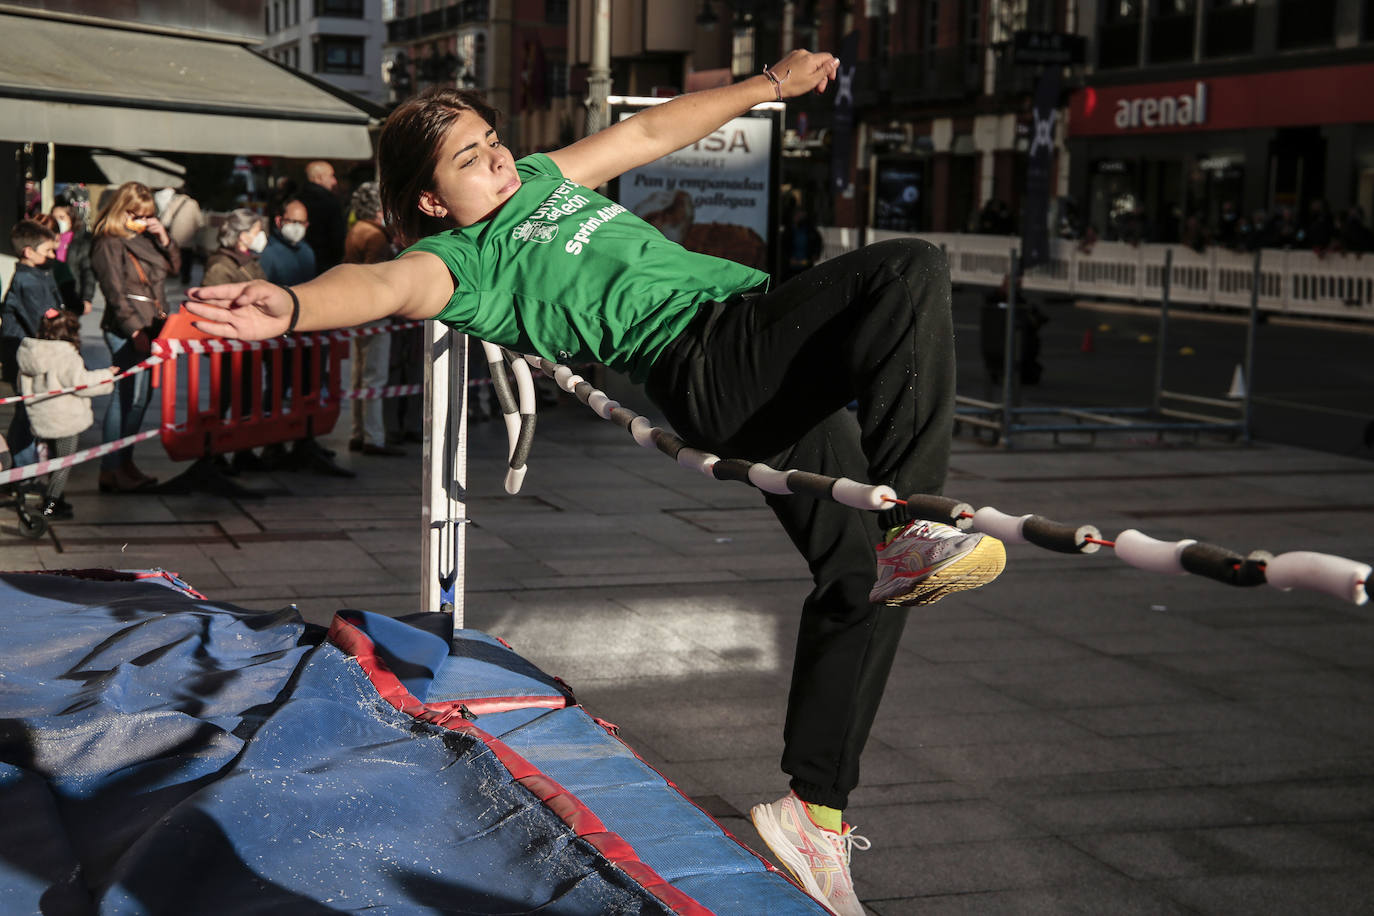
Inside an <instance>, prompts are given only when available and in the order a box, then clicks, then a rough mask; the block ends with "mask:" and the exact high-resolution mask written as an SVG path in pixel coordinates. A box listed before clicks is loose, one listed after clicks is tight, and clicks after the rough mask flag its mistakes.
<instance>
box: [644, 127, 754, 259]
mask: <svg viewBox="0 0 1374 916" xmlns="http://www.w3.org/2000/svg"><path fill="white" fill-rule="evenodd" d="M629 114H630V113H628V112H626V113H622V115H621V117H628V116H629ZM773 129H774V128H773V121H772V120H771V119H770V118H759V117H747V116H746V117H740V118H735V119H734V120H733V121H730V122H729V123H727V124H726V125H725V126H724V127H721V128H720V129H719V130H717V131H715V132H714V133H712V134H710V135H709V136H707V137H704V138H703V139H701V140H700V141H698V142H696V143H694V144H692V145H691V146H687V147H684V148H682V149H680V150H678V151H677V152H675V153H670V154H668V155H667V156H664V157H663V158H661V159H658V160H656V161H654V162H651V163H649V164H648V165H645V166H642V167H640V168H637V169H634V170H632V171H629V172H626V173H625V174H624V175H622V176H621V177H620V186H619V200H620V203H621V205H622V206H624V207H625V208H626V209H628V210H630V211H631V212H632V213H634V214H635V215H636V216H639V217H641V218H642V219H644V220H645V221H647V222H649V223H650V224H652V225H653V226H655V227H657V228H658V230H659V231H660V232H662V233H663V234H664V235H665V236H666V237H667V238H669V239H671V240H672V241H674V242H678V243H679V244H681V245H682V246H683V247H684V248H688V249H690V250H692V251H699V252H701V253H702V254H709V255H714V256H716V257H720V258H728V259H730V260H731V261H737V262H738V263H740V264H744V265H747V266H749V267H755V268H758V269H759V270H768V268H769V263H768V261H769V258H768V237H769V234H768V220H769V206H768V205H769V194H770V191H769V165H770V160H771V155H772V151H771V146H770V140H771V136H772V132H773Z"/></svg>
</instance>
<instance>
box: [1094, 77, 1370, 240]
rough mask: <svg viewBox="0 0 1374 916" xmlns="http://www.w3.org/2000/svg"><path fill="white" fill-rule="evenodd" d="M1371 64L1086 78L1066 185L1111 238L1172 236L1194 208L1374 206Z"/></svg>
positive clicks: (1209, 212)
mask: <svg viewBox="0 0 1374 916" xmlns="http://www.w3.org/2000/svg"><path fill="white" fill-rule="evenodd" d="M1371 85H1374V64H1355V65H1346V66H1338V67H1321V68H1308V69H1298V70H1286V71H1276V72H1269V73H1256V74H1245V75H1236V76H1216V77H1206V78H1199V79H1194V80H1186V81H1178V82H1168V83H1142V84H1133V85H1113V86H1089V87H1086V88H1084V89H1080V90H1078V91H1077V92H1075V93H1074V95H1073V98H1072V99H1071V102H1070V112H1069V124H1068V143H1069V151H1070V156H1071V163H1072V164H1071V172H1070V178H1069V181H1070V188H1071V193H1072V194H1073V196H1074V197H1075V198H1076V199H1078V200H1079V201H1081V202H1083V205H1084V207H1085V209H1086V212H1087V216H1088V219H1089V221H1090V222H1091V223H1092V224H1093V225H1094V226H1095V227H1096V228H1097V230H1098V231H1099V233H1101V234H1103V235H1104V236H1105V237H1107V238H1125V239H1131V238H1139V239H1140V240H1143V241H1177V240H1179V238H1180V236H1181V235H1183V234H1185V233H1186V232H1187V224H1188V220H1189V218H1190V217H1195V218H1196V219H1197V220H1198V221H1200V222H1201V224H1202V225H1204V226H1208V227H1215V226H1217V225H1218V223H1219V221H1220V220H1221V219H1222V214H1223V212H1224V211H1227V210H1231V211H1234V212H1235V213H1239V214H1247V215H1248V214H1252V213H1254V212H1256V211H1264V212H1266V213H1272V212H1274V211H1276V210H1278V209H1279V208H1283V207H1289V208H1292V209H1293V211H1294V212H1295V213H1298V214H1302V213H1305V212H1307V210H1308V208H1309V206H1310V205H1311V204H1312V203H1313V202H1314V201H1317V200H1325V201H1326V202H1327V203H1329V204H1330V205H1331V206H1332V207H1333V208H1335V209H1338V210H1341V209H1345V208H1347V207H1349V206H1351V205H1352V204H1360V205H1362V206H1363V207H1364V208H1365V212H1366V213H1368V212H1369V209H1370V207H1371V205H1372V204H1374V96H1371V95H1370V94H1369V93H1367V92H1365V91H1364V89H1365V87H1368V86H1371Z"/></svg>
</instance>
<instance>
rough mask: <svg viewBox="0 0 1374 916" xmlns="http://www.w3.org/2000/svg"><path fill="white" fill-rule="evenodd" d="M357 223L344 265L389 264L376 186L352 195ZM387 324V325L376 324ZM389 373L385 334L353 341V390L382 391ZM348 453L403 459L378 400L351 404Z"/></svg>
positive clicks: (388, 245) (391, 252)
mask: <svg viewBox="0 0 1374 916" xmlns="http://www.w3.org/2000/svg"><path fill="white" fill-rule="evenodd" d="M353 215H354V216H355V217H356V221H355V222H354V223H353V225H352V226H350V227H349V229H348V235H347V236H345V237H344V263H345V264H377V263H380V262H382V261H390V260H391V259H392V258H393V257H395V256H396V249H395V248H394V247H393V246H392V244H391V239H390V237H388V236H387V234H386V230H385V229H383V228H382V198H381V194H380V193H379V191H378V187H377V182H375V181H365V182H363V183H362V184H360V185H358V190H356V191H354V192H353ZM379 323H380V324H386V323H387V322H385V321H383V322H379ZM390 371H391V338H390V336H389V335H386V334H375V335H373V336H371V337H358V338H355V339H354V340H353V387H354V388H381V387H383V386H385V385H386V382H387V375H388V374H389V373H390ZM348 448H349V450H350V451H354V452H362V453H363V454H364V455H404V454H405V453H406V452H405V449H403V448H397V447H396V446H394V445H387V444H386V422H385V419H384V416H383V412H382V402H381V400H380V399H375V398H374V399H370V400H355V401H354V402H353V436H352V438H351V439H349V440H348Z"/></svg>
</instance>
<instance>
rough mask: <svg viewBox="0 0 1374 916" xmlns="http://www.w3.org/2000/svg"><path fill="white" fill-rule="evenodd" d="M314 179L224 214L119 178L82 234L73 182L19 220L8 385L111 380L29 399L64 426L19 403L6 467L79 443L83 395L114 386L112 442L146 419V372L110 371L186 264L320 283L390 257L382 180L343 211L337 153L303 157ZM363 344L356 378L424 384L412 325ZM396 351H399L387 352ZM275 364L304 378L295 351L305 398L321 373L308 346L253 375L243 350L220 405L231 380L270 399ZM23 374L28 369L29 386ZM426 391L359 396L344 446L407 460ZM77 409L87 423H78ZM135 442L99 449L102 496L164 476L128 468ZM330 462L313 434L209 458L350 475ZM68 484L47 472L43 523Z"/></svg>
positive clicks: (1, 364)
mask: <svg viewBox="0 0 1374 916" xmlns="http://www.w3.org/2000/svg"><path fill="white" fill-rule="evenodd" d="M305 179H306V180H305V182H304V183H302V184H297V183H296V182H294V181H292V180H290V179H283V180H282V181H281V182H280V183H279V184H278V186H277V187H276V189H275V191H274V193H273V194H272V196H271V199H270V200H269V201H268V203H267V205H266V207H265V208H264V209H265V212H259V211H258V210H255V209H249V208H246V207H245V208H239V209H235V210H232V211H230V212H229V213H226V214H206V213H202V211H201V208H200V205H199V204H198V203H197V202H196V201H195V199H194V198H192V197H191V196H190V195H189V194H187V193H186V191H185V190H184V189H182V188H161V189H157V190H154V189H151V188H149V187H147V186H146V185H144V184H141V183H139V182H126V183H124V184H122V185H120V186H118V187H116V188H112V189H110V190H108V191H107V192H106V193H105V194H104V195H103V196H102V199H101V202H100V206H99V207H98V208H97V213H96V215H95V218H94V219H93V220H92V221H91V226H90V229H89V231H88V229H87V226H86V218H85V215H86V213H87V206H86V200H85V197H84V196H81V195H84V190H85V189H84V188H80V187H74V188H72V189H71V190H70V191H69V192H68V195H69V196H66V197H63V198H61V199H59V200H58V202H57V203H56V205H55V206H54V207H52V209H51V211H50V212H48V213H42V212H37V211H36V209H35V212H34V213H32V214H31V217H32V218H28V219H24V220H22V221H21V222H19V223H18V224H17V225H16V227H15V229H14V231H13V233H12V234H11V239H10V242H11V248H12V249H13V252H14V254H15V256H16V258H18V259H19V264H18V265H17V267H16V270H15V274H14V278H13V280H12V281H11V282H10V284H9V286H8V287H7V288H6V290H5V295H4V300H3V305H2V306H0V380H3V381H5V382H7V383H9V388H10V389H11V390H12V391H14V392H18V391H19V390H20V389H21V388H23V389H24V391H25V393H30V392H41V391H47V390H52V388H53V387H54V386H56V387H68V386H69V385H70V384H73V383H71V382H68V383H66V384H63V385H56V380H58V379H66V378H73V379H77V378H80V379H83V380H86V381H90V380H102V381H104V382H105V383H104V384H100V385H98V386H97V387H96V388H94V389H92V390H90V391H83V392H80V393H76V394H71V395H63V396H59V397H56V398H48V399H41V400H40V401H39V402H35V404H38V403H41V404H42V405H44V408H43V410H42V411H39V413H40V415H43V414H46V415H47V417H50V416H51V415H53V414H54V413H55V412H61V413H63V414H64V419H63V422H61V423H58V424H56V425H54V424H53V423H52V422H51V420H50V419H47V418H44V419H42V420H40V422H33V423H31V422H30V420H31V417H30V414H31V411H30V409H28V408H27V406H26V404H25V403H20V404H17V405H16V410H15V413H14V416H13V420H12V422H11V424H10V426H9V429H8V430H7V433H6V436H5V438H4V440H0V467H7V466H9V465H11V464H27V463H30V462H33V461H36V460H38V458H39V456H40V452H39V449H38V442H37V440H35V435H38V436H39V437H41V439H42V440H43V441H45V442H46V443H47V450H48V453H49V456H50V457H51V456H55V455H63V454H70V452H71V451H72V450H73V449H74V448H75V442H76V434H77V433H79V432H80V430H81V429H84V428H85V427H86V426H89V425H91V424H92V423H93V422H94V419H93V417H92V416H91V411H90V401H89V400H88V399H89V398H90V397H94V396H96V395H104V394H109V395H112V396H111V397H110V398H109V401H108V403H107V406H106V410H105V415H104V419H103V422H102V436H103V441H105V442H111V441H115V440H117V439H121V438H124V437H127V436H129V435H131V434H133V433H135V432H137V431H138V430H139V429H140V428H141V426H142V423H143V420H144V415H145V413H146V410H147V407H148V404H149V400H150V396H151V390H150V384H149V382H150V378H149V374H148V373H146V372H140V373H135V374H134V375H131V376H128V377H125V378H117V379H114V380H113V383H112V384H111V372H112V369H122V368H127V367H130V366H133V365H134V364H136V363H138V362H140V361H141V360H143V359H145V358H146V357H147V356H148V355H149V354H150V353H151V341H152V340H153V338H155V337H156V336H157V334H158V332H159V330H160V329H161V327H162V324H163V322H165V320H166V318H167V315H168V312H169V310H170V306H169V301H168V290H167V286H168V284H169V283H174V282H175V281H177V280H180V281H181V283H182V285H183V286H189V285H191V282H192V280H193V279H197V278H193V277H192V276H191V267H192V264H193V261H203V263H204V271H203V274H202V275H201V276H200V277H199V278H198V283H197V285H214V284H219V283H234V282H241V281H245V280H251V279H260V278H265V279H267V280H269V281H271V282H273V283H279V284H283V285H290V284H295V283H301V282H304V281H306V280H309V279H312V278H313V277H315V276H316V275H318V274H319V273H320V272H322V271H324V270H326V269H328V268H329V267H331V266H333V265H335V264H338V263H340V262H342V261H354V260H364V261H370V260H378V259H381V258H389V257H392V256H394V254H395V248H394V247H393V245H392V241H391V239H390V237H389V235H388V234H387V231H386V229H385V227H384V225H383V220H382V215H381V206H380V200H379V197H378V194H377V186H376V183H375V182H364V183H362V184H360V185H359V186H358V187H357V188H356V189H355V190H354V192H353V194H352V197H351V199H350V201H349V206H347V207H346V206H345V205H344V202H343V201H342V200H341V199H340V197H339V187H338V180H337V178H336V177H335V175H334V169H333V166H332V165H330V163H328V162H323V161H317V162H312V163H310V164H309V165H307V166H306V169H305ZM30 196H32V195H30ZM78 197H79V199H78ZM26 202H27V201H26ZM35 203H36V201H35ZM97 289H98V290H99V291H100V292H101V294H102V295H103V299H104V311H103V313H102V314H101V317H100V329H101V332H102V334H103V336H104V339H105V343H106V345H107V346H108V348H109V362H108V365H109V366H110V367H111V368H110V369H97V370H92V371H93V373H94V374H88V375H83V374H82V373H86V372H87V370H86V369H85V366H84V362H83V360H82V358H81V351H80V332H79V328H80V319H81V316H82V315H84V314H86V313H89V312H90V311H91V310H92V307H93V302H94V301H96V291H97ZM174 292H175V290H174ZM63 316H67V317H63ZM366 340H367V345H365V346H363V347H359V348H356V349H355V350H354V353H353V356H354V360H353V362H354V364H355V366H354V375H355V384H365V385H367V386H368V387H381V386H383V385H387V384H398V383H399V384H407V383H410V382H413V381H415V379H414V378H412V377H411V376H413V375H414V374H415V370H414V365H413V364H414V363H416V362H417V360H413V359H412V358H411V357H412V356H416V355H418V354H417V353H412V352H411V351H412V350H416V349H418V348H419V346H420V340H421V338H420V337H419V335H418V334H406V335H402V334H391V335H380V336H376V337H370V338H367V339H366ZM69 350H70V351H72V352H71V353H68V352H67V351H69ZM393 352H394V353H395V356H396V357H397V358H391V357H392V356H393ZM40 357H42V359H41V360H40ZM224 359H225V361H224V363H223V364H222V365H223V371H233V370H232V367H233V361H232V359H231V358H229V357H227V356H226V357H225V358H224ZM276 359H281V360H282V361H283V367H282V368H283V371H282V372H281V374H280V376H279V377H280V378H282V379H285V380H289V379H292V378H293V377H295V376H294V373H293V365H292V362H293V360H296V359H300V360H301V361H302V367H301V374H300V377H301V379H302V381H301V383H300V384H301V387H302V388H303V389H304V391H303V392H302V393H303V394H306V395H308V394H310V393H311V392H312V391H313V390H315V389H316V388H317V387H318V386H319V385H321V384H322V383H323V379H321V378H317V377H316V376H318V375H319V374H320V372H321V369H322V367H321V366H320V365H319V360H318V359H316V358H315V356H314V354H313V352H312V351H311V350H309V348H302V349H299V350H298V349H295V348H287V349H283V350H280V351H271V352H269V353H267V354H265V356H264V360H263V363H262V365H263V370H262V371H261V372H260V373H257V372H251V373H250V371H249V370H247V369H246V368H245V367H248V366H251V365H252V361H250V360H247V359H243V360H240V361H239V368H238V370H237V371H238V372H239V377H238V378H227V377H226V381H225V384H224V385H223V387H222V389H221V391H222V400H223V402H224V403H222V404H221V409H222V410H223V411H225V412H226V415H227V414H228V412H229V411H230V409H231V404H230V402H231V401H232V392H233V391H234V390H235V389H238V390H240V391H242V392H243V395H242V398H241V403H243V404H248V403H252V401H251V400H250V398H252V396H253V393H254V391H255V389H256V388H259V387H265V388H266V391H265V392H264V394H263V395H261V396H260V398H261V403H270V402H271V398H272V392H271V390H270V388H271V381H272V378H273V376H274V372H273V360H276ZM26 360H27V362H26ZM40 363H42V364H41V365H40ZM55 367H56V368H55ZM395 367H399V368H395ZM250 374H251V377H250ZM28 376H32V378H29V379H28V381H25V379H26V378H28ZM286 384H287V385H288V386H289V385H290V382H289V381H287V382H286ZM44 385H48V387H46V388H45V387H43V386H44ZM111 389H113V390H111ZM9 393H11V391H4V392H0V394H9ZM255 400H256V399H255ZM417 400H418V399H417V398H408V399H397V401H398V403H396V404H388V405H387V409H386V410H384V409H383V405H382V402H381V401H379V400H371V401H364V402H355V411H354V435H353V438H352V440H351V441H350V447H351V448H352V449H353V450H356V451H361V452H364V453H365V454H370V455H404V454H405V450H404V449H403V448H401V447H400V445H401V443H402V442H404V441H412V440H413V441H418V440H419V438H420V429H419V417H420V413H421V410H420V406H419V404H418V403H415V402H416V401H417ZM78 401H80V403H77V402H78ZM66 415H70V416H71V417H72V418H74V419H68V418H66ZM83 417H84V418H85V425H84V426H80V425H79V424H80V423H81V421H82V418H83ZM74 424H76V426H74ZM133 451H134V450H133V448H132V447H129V448H125V449H122V450H121V451H119V452H115V453H113V454H111V455H107V456H105V458H103V459H102V460H101V465H100V468H101V469H100V476H99V489H100V491H101V492H103V493H135V492H146V491H150V490H152V489H153V488H154V487H155V485H156V484H157V481H156V479H154V478H153V477H151V476H149V475H147V474H145V473H143V471H141V470H140V469H139V468H138V466H137V465H136V464H135V463H134V455H133ZM6 456H8V459H9V460H8V461H6ZM334 457H335V455H334V452H333V451H331V450H329V449H326V448H325V447H324V446H322V445H320V444H319V443H317V442H316V441H315V440H314V438H313V437H310V436H307V437H305V438H303V439H300V440H298V441H296V442H294V443H292V442H282V443H276V444H273V445H269V446H267V447H266V448H264V449H262V451H261V453H260V454H256V453H254V452H253V451H252V450H248V449H244V450H240V451H239V452H237V453H236V454H235V455H234V456H233V457H232V460H229V456H216V457H215V458H214V459H213V463H214V464H215V466H216V467H217V468H218V469H220V470H221V471H222V472H224V473H227V474H233V475H236V474H240V473H244V472H247V471H256V470H301V471H309V472H315V473H321V474H329V475H336V476H344V477H351V476H353V472H352V471H350V470H349V469H347V468H344V467H341V466H340V465H338V464H337V463H336V462H335V461H334V460H333V459H334ZM64 483H65V475H62V476H56V477H51V478H50V479H49V482H48V484H47V486H46V487H45V488H44V489H43V490H42V497H43V500H42V502H41V503H40V507H39V511H40V512H41V514H42V515H43V516H44V517H45V518H48V519H62V518H71V517H72V507H71V505H70V503H67V502H66V501H65V500H63V499H62V485H63V484H64ZM9 489H11V490H15V489H18V488H15V487H11V488H9Z"/></svg>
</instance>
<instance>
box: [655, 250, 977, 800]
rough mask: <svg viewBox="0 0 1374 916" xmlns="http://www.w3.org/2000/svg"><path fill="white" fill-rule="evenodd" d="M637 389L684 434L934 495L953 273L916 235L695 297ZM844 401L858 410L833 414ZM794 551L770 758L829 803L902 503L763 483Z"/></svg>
mask: <svg viewBox="0 0 1374 916" xmlns="http://www.w3.org/2000/svg"><path fill="white" fill-rule="evenodd" d="M645 387H646V390H647V392H648V394H649V396H650V398H652V399H653V401H654V403H655V404H657V405H658V407H659V408H660V409H661V410H662V411H663V413H664V414H665V416H666V418H667V420H668V421H669V422H670V423H671V424H672V426H673V428H674V429H675V430H676V431H677V433H678V434H679V435H680V436H682V438H683V439H685V440H686V441H687V442H688V443H689V444H690V445H693V446H696V447H698V448H703V449H706V450H707V451H711V452H714V453H716V454H718V455H720V456H721V457H723V458H747V459H751V460H755V461H764V462H766V463H768V464H770V465H772V466H773V467H776V468H779V469H781V470H789V469H793V468H796V469H799V470H805V471H812V472H815V473H818V474H826V475H829V476H832V477H850V478H853V479H855V480H861V481H865V482H868V483H875V484H884V483H885V484H889V485H890V486H892V487H893V488H894V489H895V490H896V491H897V493H898V495H899V496H905V495H906V494H908V493H939V492H940V489H941V487H942V485H943V483H944V478H945V471H946V468H947V466H948V462H949V442H950V434H951V427H952V423H953V416H954V335H953V328H952V324H951V319H950V289H949V269H948V266H947V265H946V263H945V258H944V255H943V253H942V252H941V251H940V250H939V249H938V248H935V247H933V246H931V245H929V244H927V243H925V242H921V241H919V240H915V239H900V240H894V241H888V242H881V243H878V244H876V245H870V246H868V247H866V248H863V249H860V250H858V251H855V252H851V253H849V254H846V255H842V256H841V257H838V258H834V259H832V260H829V261H825V262H823V263H822V264H820V265H818V266H816V267H813V268H811V269H810V270H808V271H806V272H805V273H802V274H800V275H798V276H796V277H793V278H792V279H791V280H788V281H787V282H786V283H784V284H782V285H781V286H778V287H777V288H775V289H773V290H771V291H770V292H768V293H764V294H762V295H745V296H741V297H739V298H738V299H735V300H732V301H731V302H728V303H716V302H712V303H707V304H706V305H705V306H703V307H702V309H701V311H700V313H699V314H698V315H697V317H696V318H695V319H694V320H693V322H692V324H691V325H689V326H688V328H687V329H686V330H685V331H684V332H683V333H682V335H681V336H679V337H678V339H677V340H675V341H673V343H672V344H671V345H669V347H668V349H667V350H665V351H664V352H663V354H662V355H660V357H659V358H658V360H657V361H656V362H655V363H654V366H653V369H652V370H651V372H650V374H649V378H648V380H647V382H646V386H645ZM856 399H857V400H858V405H859V409H858V414H857V421H858V422H857V423H856V422H855V416H854V415H853V414H851V413H850V412H849V411H847V410H846V409H845V406H846V405H847V404H849V403H850V402H851V401H854V400H856ZM765 499H766V501H767V502H768V505H769V506H770V507H771V508H772V510H773V512H774V513H775V514H776V515H777V517H778V520H779V521H780V522H781V523H782V525H783V528H785V529H786V531H787V533H788V535H789V536H790V537H791V538H792V542H793V543H794V544H795V545H796V546H797V549H798V550H800V551H801V553H802V555H803V556H804V557H805V558H806V562H807V564H808V565H809V567H810V569H811V575H812V578H813V580H814V581H815V588H814V590H813V591H812V592H811V594H810V595H809V596H808V597H807V599H806V602H805V603H804V605H803V607H802V615H801V623H800V628H799V632H798V636H797V653H796V658H795V660H794V662H793V669H792V689H791V693H790V695H789V698H788V710H787V722H786V726H785V730H784V739H785V742H786V747H785V749H784V752H783V760H782V768H783V770H784V771H785V772H787V773H788V774H789V775H790V776H791V777H792V788H793V789H794V790H796V792H797V794H798V795H800V796H801V797H802V798H803V799H805V800H806V801H809V802H812V803H815V804H822V805H828V806H830V807H836V808H843V807H844V805H845V803H846V801H847V800H848V796H849V792H850V790H852V789H853V788H854V787H855V786H856V785H858V782H859V755H860V754H861V752H862V751H863V747H864V743H865V742H866V741H867V740H868V733H869V729H870V728H871V727H872V725H873V718H874V716H875V715H876V714H877V711H878V703H879V701H880V699H881V698H882V693H883V687H884V685H885V684H886V682H887V676H888V672H889V671H890V669H891V667H892V661H893V658H894V656H895V654H896V651H897V644H898V641H899V640H900V638H901V635H902V627H903V626H904V624H905V622H906V610H905V609H903V608H887V607H885V606H882V605H874V604H870V603H869V602H868V593H869V590H870V589H871V588H872V586H873V581H874V577H875V575H876V562H875V558H874V544H876V543H877V541H878V539H879V536H880V531H881V530H882V529H883V528H885V527H888V526H891V525H896V524H899V523H900V522H901V521H902V520H904V518H905V516H904V514H903V513H902V511H901V510H900V509H899V508H896V509H893V510H891V511H888V512H883V513H877V514H875V513H871V512H865V511H861V510H858V509H851V508H848V507H845V506H842V505H839V504H837V503H833V502H829V501H827V500H816V499H811V498H808V497H804V496H775V495H767V496H765Z"/></svg>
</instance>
